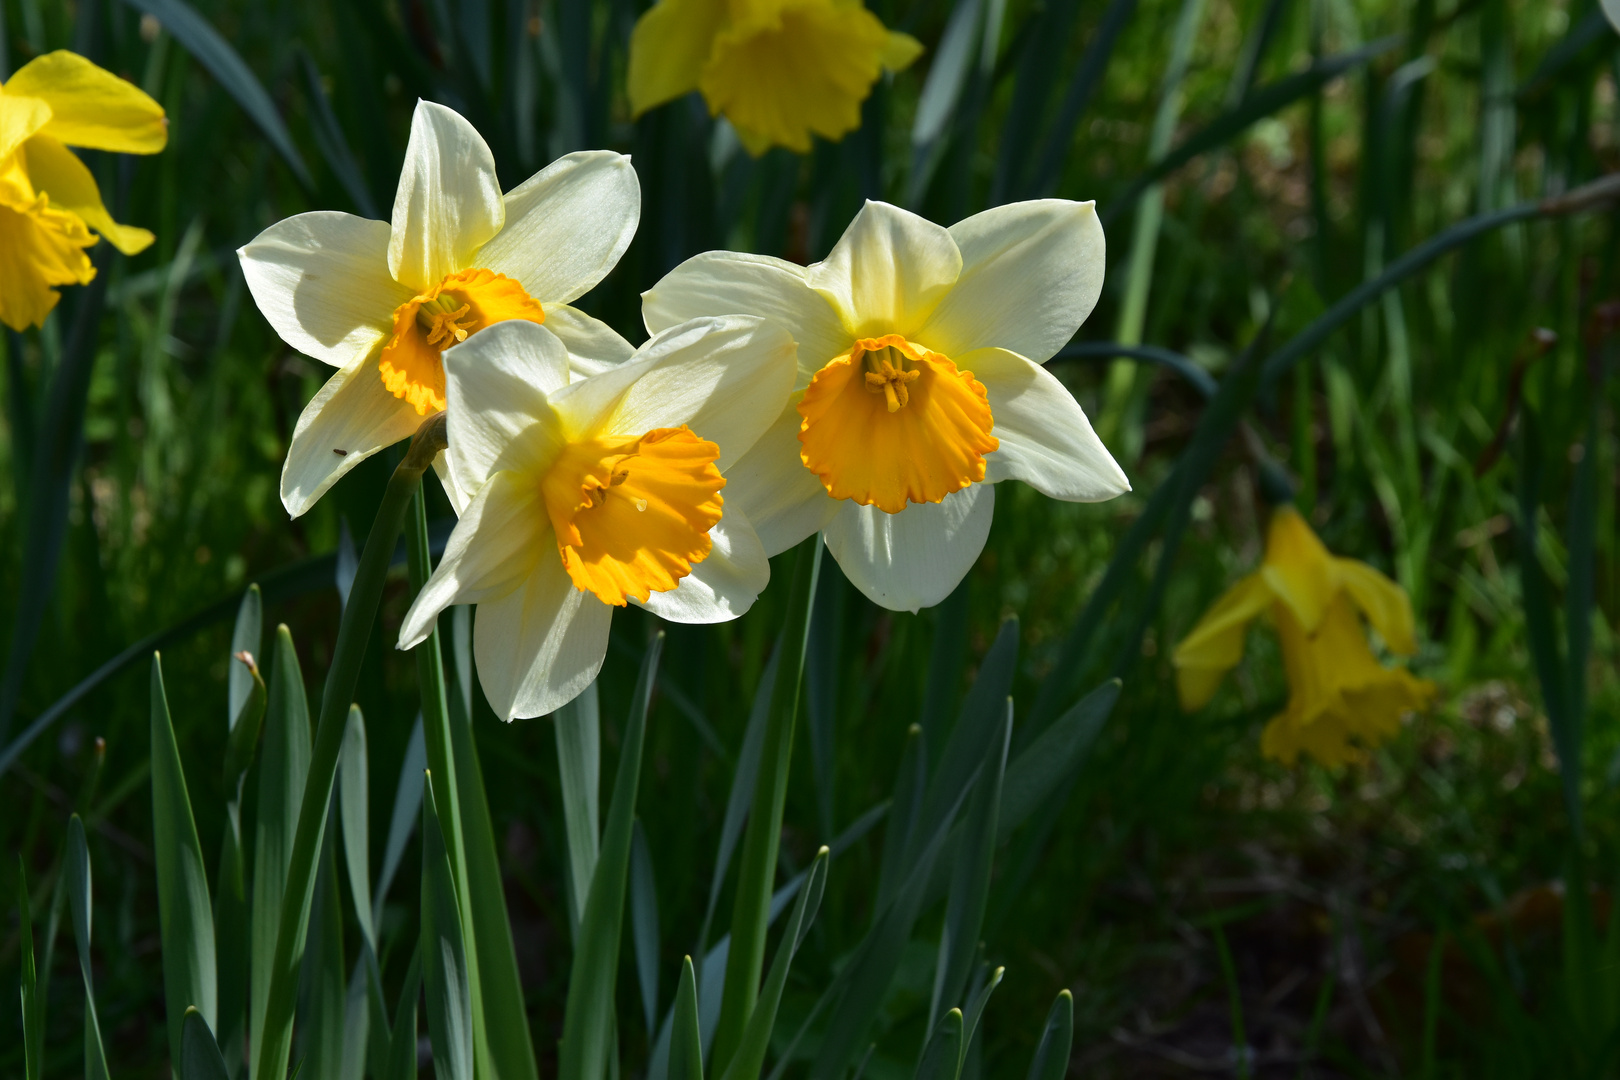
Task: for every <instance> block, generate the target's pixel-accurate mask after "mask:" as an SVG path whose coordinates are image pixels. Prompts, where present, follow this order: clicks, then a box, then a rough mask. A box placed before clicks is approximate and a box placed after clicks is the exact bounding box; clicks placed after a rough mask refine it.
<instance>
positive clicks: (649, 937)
mask: <svg viewBox="0 0 1620 1080" xmlns="http://www.w3.org/2000/svg"><path fill="white" fill-rule="evenodd" d="M630 932H631V936H632V938H633V939H634V940H635V943H636V981H637V982H638V983H639V984H640V985H641V1007H642V1011H643V1012H644V1013H645V1014H646V1019H647V1037H648V1038H649V1039H650V1038H652V1037H653V1035H654V1033H655V1032H656V1030H657V1029H656V1027H655V1026H654V1025H656V1024H657V1023H658V883H657V880H656V879H655V878H654V876H653V864H652V852H650V851H648V850H647V834H646V833H645V832H644V831H643V830H642V828H641V819H640V818H637V819H636V827H635V830H634V831H633V833H632V834H631V838H630Z"/></svg>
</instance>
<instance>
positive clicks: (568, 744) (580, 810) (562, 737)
mask: <svg viewBox="0 0 1620 1080" xmlns="http://www.w3.org/2000/svg"><path fill="white" fill-rule="evenodd" d="M551 722H552V734H553V735H554V736H555V739H556V743H557V774H558V778H559V779H560V780H561V782H562V803H563V827H564V829H565V830H566V832H567V836H568V884H569V889H568V894H567V895H568V921H569V923H570V927H569V929H570V930H571V931H572V932H573V934H574V935H575V937H578V935H579V919H580V913H581V912H582V911H584V910H585V897H586V894H587V893H589V892H590V890H591V875H592V874H594V873H595V872H596V856H597V849H598V848H599V847H600V845H601V835H602V833H601V826H600V823H599V822H600V813H599V810H598V795H597V791H598V788H599V787H600V785H601V754H602V734H601V727H602V721H601V713H600V708H599V706H598V703H597V697H596V683H594V682H592V683H591V684H590V685H589V686H587V687H586V688H585V690H584V692H582V693H581V694H580V695H579V696H578V697H576V698H575V699H574V700H573V701H570V702H569V703H568V704H566V705H564V706H563V707H562V708H560V709H558V710H557V711H556V712H555V713H553V714H552V721H551Z"/></svg>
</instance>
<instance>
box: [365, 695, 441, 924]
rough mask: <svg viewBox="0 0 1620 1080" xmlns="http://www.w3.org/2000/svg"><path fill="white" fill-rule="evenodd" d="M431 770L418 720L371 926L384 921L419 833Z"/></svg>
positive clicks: (402, 773)
mask: <svg viewBox="0 0 1620 1080" xmlns="http://www.w3.org/2000/svg"><path fill="white" fill-rule="evenodd" d="M426 770H427V740H426V736H425V735H424V734H423V732H422V715H421V714H420V713H418V714H417V716H416V725H415V726H414V727H412V728H411V737H410V739H409V740H408V741H407V742H406V743H405V760H404V761H403V762H401V763H400V766H399V783H397V784H395V785H394V809H393V812H392V813H391V814H390V815H389V818H388V846H387V847H385V848H384V849H383V863H382V869H381V870H379V871H378V872H377V888H376V889H375V890H373V892H372V897H371V924H372V925H373V926H376V925H377V922H378V920H380V919H381V918H382V906H383V901H384V900H385V899H387V897H388V889H389V887H390V886H391V885H393V883H394V875H395V874H396V873H398V872H399V862H400V860H401V859H403V858H404V857H405V845H406V844H407V843H409V842H410V839H411V835H412V834H413V833H415V832H416V821H417V818H418V817H419V816H420V814H421V810H422V776H423V774H424V773H425V772H426Z"/></svg>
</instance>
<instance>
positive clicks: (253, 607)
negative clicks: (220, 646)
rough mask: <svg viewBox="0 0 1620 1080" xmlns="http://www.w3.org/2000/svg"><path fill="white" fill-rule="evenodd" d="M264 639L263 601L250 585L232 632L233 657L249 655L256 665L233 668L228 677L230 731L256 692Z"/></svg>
mask: <svg viewBox="0 0 1620 1080" xmlns="http://www.w3.org/2000/svg"><path fill="white" fill-rule="evenodd" d="M263 638H264V597H263V595H262V594H261V593H260V592H259V586H258V585H257V584H253V585H249V586H248V587H247V591H246V592H244V593H243V594H242V604H241V606H240V607H238V608H237V609H236V625H235V626H234V627H233V628H232V630H231V655H232V656H240V655H241V654H242V653H247V654H248V655H249V656H250V657H252V658H253V664H252V665H251V666H250V665H248V664H246V663H243V664H241V665H237V664H232V665H231V666H230V669H229V670H228V672H227V674H226V676H225V690H226V702H227V704H228V708H227V709H226V712H225V723H226V725H227V726H228V727H230V728H235V727H236V717H237V714H239V713H240V712H241V711H242V703H243V702H245V701H247V699H248V694H250V693H251V692H252V691H253V682H254V679H253V672H254V671H256V670H257V666H258V662H259V643H260V642H261V641H262V640H263Z"/></svg>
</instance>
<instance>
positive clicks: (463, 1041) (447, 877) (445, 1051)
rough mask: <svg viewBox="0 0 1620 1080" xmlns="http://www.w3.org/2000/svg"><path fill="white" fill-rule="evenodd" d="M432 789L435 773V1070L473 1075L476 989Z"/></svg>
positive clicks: (431, 988) (425, 835)
mask: <svg viewBox="0 0 1620 1080" xmlns="http://www.w3.org/2000/svg"><path fill="white" fill-rule="evenodd" d="M436 802H437V801H436V800H435V798H434V793H433V777H432V775H431V774H429V775H428V777H427V778H426V782H425V784H424V786H423V792H422V946H421V948H422V958H423V963H422V967H423V982H424V983H426V985H427V1003H428V1038H429V1040H430V1041H431V1042H432V1044H433V1075H434V1076H435V1077H444V1078H445V1080H472V1076H473V1038H472V1023H473V1017H472V993H471V988H470V986H469V984H468V981H467V951H466V948H465V946H464V945H463V942H462V937H461V912H460V909H459V908H458V906H457V903H456V883H455V879H454V878H453V877H452V876H451V874H450V858H449V855H448V853H447V852H446V851H445V846H444V833H443V832H442V831H441V830H440V828H439V814H438V810H437V806H436Z"/></svg>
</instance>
